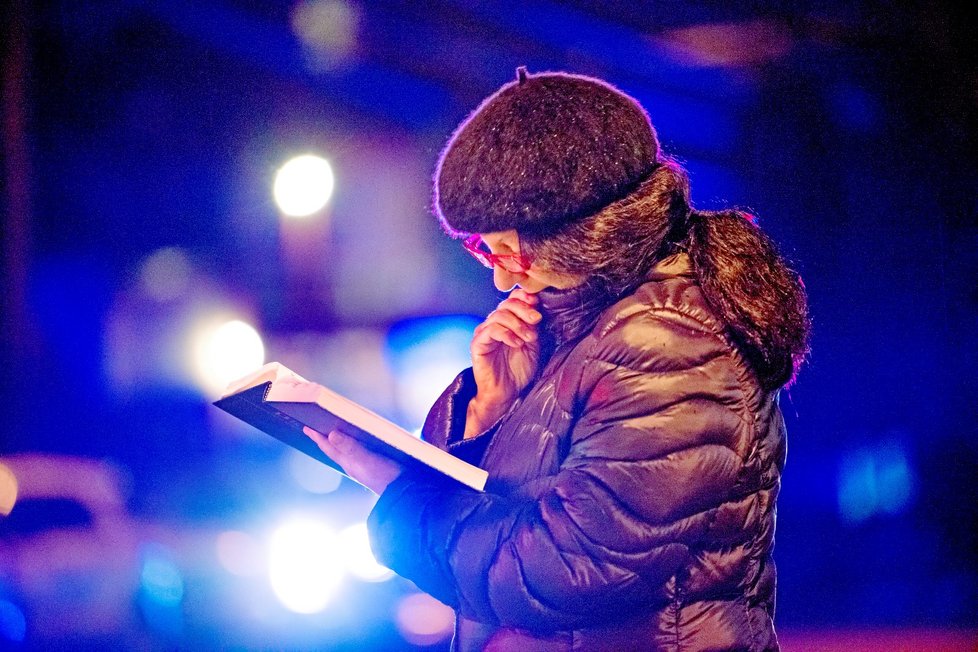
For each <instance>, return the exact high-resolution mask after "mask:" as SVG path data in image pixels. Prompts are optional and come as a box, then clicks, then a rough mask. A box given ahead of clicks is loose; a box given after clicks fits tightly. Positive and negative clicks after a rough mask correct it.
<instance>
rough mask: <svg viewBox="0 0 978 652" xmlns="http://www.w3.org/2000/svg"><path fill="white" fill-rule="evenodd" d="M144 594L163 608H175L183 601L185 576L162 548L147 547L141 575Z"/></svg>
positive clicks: (140, 579) (140, 581) (140, 580)
mask: <svg viewBox="0 0 978 652" xmlns="http://www.w3.org/2000/svg"><path fill="white" fill-rule="evenodd" d="M139 583H140V586H141V588H142V590H143V593H144V594H145V595H146V596H147V597H148V598H150V599H151V600H152V601H154V602H156V603H158V604H160V605H163V606H174V605H178V604H180V601H181V600H183V576H182V575H181V574H180V569H178V568H177V567H176V564H174V563H173V562H172V561H170V559H169V555H168V554H167V553H166V551H165V550H164V549H163V548H162V547H160V546H147V547H146V549H145V550H144V552H143V565H142V570H141V571H140V574H139Z"/></svg>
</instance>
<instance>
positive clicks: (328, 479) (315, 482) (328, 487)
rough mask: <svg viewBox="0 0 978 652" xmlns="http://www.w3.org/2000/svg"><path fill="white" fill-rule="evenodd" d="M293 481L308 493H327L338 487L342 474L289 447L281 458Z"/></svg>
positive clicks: (341, 480)
mask: <svg viewBox="0 0 978 652" xmlns="http://www.w3.org/2000/svg"><path fill="white" fill-rule="evenodd" d="M282 461H283V464H284V465H285V470H286V472H287V473H288V476H289V477H290V478H292V480H293V481H295V483H296V484H297V485H299V486H300V487H302V488H303V489H305V490H306V491H308V492H309V493H314V494H328V493H331V492H333V491H336V490H337V489H339V487H340V484H341V483H342V482H343V476H342V475H340V474H339V473H337V472H336V471H333V470H332V469H330V468H328V467H326V466H324V465H323V463H322V462H320V461H318V460H314V459H313V458H311V457H309V456H308V455H306V454H305V453H300V452H299V451H296V450H292V449H289V450H287V451H286V452H285V455H284V457H283V458H282Z"/></svg>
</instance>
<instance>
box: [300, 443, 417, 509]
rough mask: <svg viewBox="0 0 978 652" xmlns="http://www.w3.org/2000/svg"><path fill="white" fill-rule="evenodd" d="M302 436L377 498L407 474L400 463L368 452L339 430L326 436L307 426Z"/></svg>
mask: <svg viewBox="0 0 978 652" xmlns="http://www.w3.org/2000/svg"><path fill="white" fill-rule="evenodd" d="M302 432H304V433H305V434H306V436H307V437H309V439H311V440H313V441H314V442H316V445H317V446H319V450H321V451H322V452H324V453H326V455H327V456H329V458H330V459H331V460H333V461H334V462H336V463H337V464H339V465H340V466H341V467H343V472H344V473H346V474H347V475H348V476H350V477H351V478H353V479H354V480H356V481H357V482H359V483H360V484H362V485H363V486H365V487H366V488H367V489H370V490H371V491H372V492H374V493H375V494H377V495H378V496H379V495H380V494H382V493H384V489H386V488H387V485H389V484H390V483H392V482H394V480H396V479H397V477H398V476H399V475H401V472H402V471H403V470H404V468H403V467H402V466H401V465H400V464H398V463H397V462H395V461H393V460H390V459H388V458H386V457H384V456H382V455H378V454H377V453H374V452H373V451H371V450H368V449H367V448H365V447H364V446H363V445H362V444H361V443H360V442H358V441H357V440H356V439H354V438H353V437H350V436H349V435H345V434H343V433H342V432H339V431H337V430H333V431H332V432H330V433H329V435H328V436H327V435H324V434H322V433H320V432H317V431H315V430H313V429H312V428H310V427H308V426H306V427H304V428H303V429H302Z"/></svg>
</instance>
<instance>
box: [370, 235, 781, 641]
mask: <svg viewBox="0 0 978 652" xmlns="http://www.w3.org/2000/svg"><path fill="white" fill-rule="evenodd" d="M561 301H563V302H564V303H565V304H569V305H570V306H571V307H572V308H573V305H574V302H575V301H578V302H579V301H580V300H579V299H576V298H575V297H574V296H573V293H570V296H569V297H567V296H565V297H563V298H562V299H561ZM566 307H567V305H564V306H558V305H549V306H548V305H547V304H546V303H544V305H543V309H544V312H545V314H547V318H548V319H550V320H553V321H554V322H555V324H551V325H556V326H557V332H558V338H557V340H558V341H557V346H556V348H555V350H554V352H553V354H552V355H551V356H550V357H549V359H548V360H547V362H546V364H545V365H544V366H543V369H542V371H541V372H540V373H539V374H538V377H537V379H536V380H535V382H534V383H533V384H532V385H531V386H530V387H529V388H527V390H526V391H525V392H524V393H523V394H522V396H521V398H520V399H519V400H517V401H516V403H515V404H514V405H513V406H512V409H510V410H509V412H508V413H507V414H506V415H505V416H504V417H503V418H502V419H501V420H500V421H499V422H498V423H497V424H496V425H494V426H493V427H492V428H490V429H489V430H488V431H486V432H485V433H482V434H480V435H479V436H477V437H475V438H470V439H468V440H461V437H462V432H463V428H464V422H465V412H466V406H467V404H468V401H469V400H470V399H471V398H472V396H473V395H474V394H475V385H474V381H473V377H472V374H471V370H468V371H466V372H463V373H462V374H461V375H460V376H459V377H458V378H457V379H456V380H455V382H454V383H453V384H452V385H451V386H450V387H449V388H448V389H447V390H446V391H445V393H444V394H443V395H442V396H441V398H440V399H439V400H438V402H437V403H436V405H435V406H434V408H433V409H432V411H431V413H430V414H429V416H428V419H427V422H426V424H425V428H424V431H423V432H424V436H425V438H427V439H429V440H430V441H432V442H434V443H436V444H438V445H440V446H444V447H446V448H448V450H450V451H452V452H453V453H455V454H456V455H458V456H459V457H462V458H464V459H468V460H469V461H473V462H475V463H478V464H479V465H480V466H482V468H484V469H486V470H487V471H488V472H489V482H488V484H487V487H486V492H485V493H480V492H476V491H473V490H470V489H467V488H464V487H462V486H461V485H457V484H455V483H452V482H449V481H445V480H437V479H434V478H431V477H428V476H425V475H422V474H417V473H405V474H402V475H401V476H400V477H399V478H398V479H397V480H395V481H394V482H393V483H392V484H391V485H390V486H389V487H388V488H387V490H386V491H385V492H384V493H383V494H382V495H381V496H380V498H379V500H378V501H377V504H376V505H375V507H374V510H373V511H372V512H371V514H370V517H369V519H368V525H369V529H370V533H371V543H372V546H373V548H374V552H375V554H376V556H377V558H378V559H379V560H380V561H381V562H382V563H384V564H386V565H387V566H389V567H390V568H392V569H393V570H395V571H396V572H397V573H399V574H400V575H402V576H403V577H406V578H408V579H410V580H412V581H414V582H415V584H417V585H418V586H419V587H420V588H421V589H422V590H424V591H427V592H428V593H430V594H431V595H433V596H435V597H437V598H438V599H440V600H441V601H443V602H445V603H446V604H448V605H450V606H452V607H453V608H454V609H455V610H456V613H457V619H456V629H455V638H454V640H453V649H454V650H460V651H464V652H468V651H472V650H491V651H509V650H513V651H518V652H531V651H541V652H544V651H545V652H551V651H552V652H557V651H564V650H614V651H616V652H621V651H627V650H676V651H678V650H776V649H777V648H778V643H777V639H776V637H775V633H774V627H773V622H772V619H773V615H774V595H775V567H774V562H773V560H772V558H771V551H772V547H773V544H774V521H775V500H776V498H777V494H778V489H779V486H780V476H781V469H782V467H783V465H784V458H785V433H784V422H783V420H782V418H781V413H780V410H779V408H778V405H777V394H776V392H765V391H763V390H762V389H761V388H760V386H759V384H758V382H757V380H756V378H755V376H754V374H753V372H752V371H751V368H750V366H749V364H748V363H747V362H746V361H745V359H744V358H743V357H742V356H741V354H740V353H739V352H738V350H737V348H736V346H735V345H734V344H733V343H732V341H731V339H730V337H729V336H728V334H727V333H726V331H725V329H724V325H723V324H722V323H721V322H720V321H719V320H718V318H717V317H716V316H715V315H714V314H713V312H712V311H711V309H710V308H709V306H708V304H707V302H706V301H705V299H704V297H703V295H702V293H701V292H700V289H699V287H698V286H697V283H696V280H695V275H694V274H693V273H692V270H691V267H690V262H689V259H688V258H687V257H686V255H685V254H683V253H679V254H675V255H673V256H670V257H669V258H667V259H665V260H663V261H662V262H660V263H659V264H658V265H657V267H656V268H655V270H654V271H653V273H652V274H651V276H650V277H649V279H648V282H646V283H645V284H643V285H642V286H640V287H639V288H638V290H637V291H636V292H634V293H633V294H632V295H630V296H628V297H626V298H624V299H622V300H620V301H618V302H617V303H615V304H614V305H613V306H610V307H608V308H607V309H604V310H603V311H601V312H600V314H599V315H597V316H596V317H595V318H594V319H591V320H583V322H582V320H580V319H575V318H579V316H580V315H579V314H578V313H576V312H575V311H574V310H573V309H571V310H569V311H568V310H566V309H565V308H566ZM581 323H583V324H584V326H585V328H586V332H579V331H580V328H577V331H576V332H575V328H574V327H572V326H573V325H575V324H577V325H580V324H581ZM562 325H564V326H568V325H569V326H568V328H569V329H570V330H569V331H567V329H565V331H564V332H561V330H560V327H561V326H562Z"/></svg>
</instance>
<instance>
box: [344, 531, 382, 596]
mask: <svg viewBox="0 0 978 652" xmlns="http://www.w3.org/2000/svg"><path fill="white" fill-rule="evenodd" d="M340 545H341V546H342V548H343V559H345V560H346V568H347V570H349V571H350V573H352V574H353V575H355V576H356V577H358V578H360V579H361V580H364V581H365V582H383V581H385V580H389V579H390V578H392V577H393V576H394V571H392V570H391V569H389V568H387V567H386V566H381V565H380V564H378V563H377V559H376V558H375V557H374V554H373V552H371V551H370V537H369V535H368V534H367V524H366V523H355V524H353V525H351V526H349V527H348V528H346V529H345V530H343V531H342V532H340Z"/></svg>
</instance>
